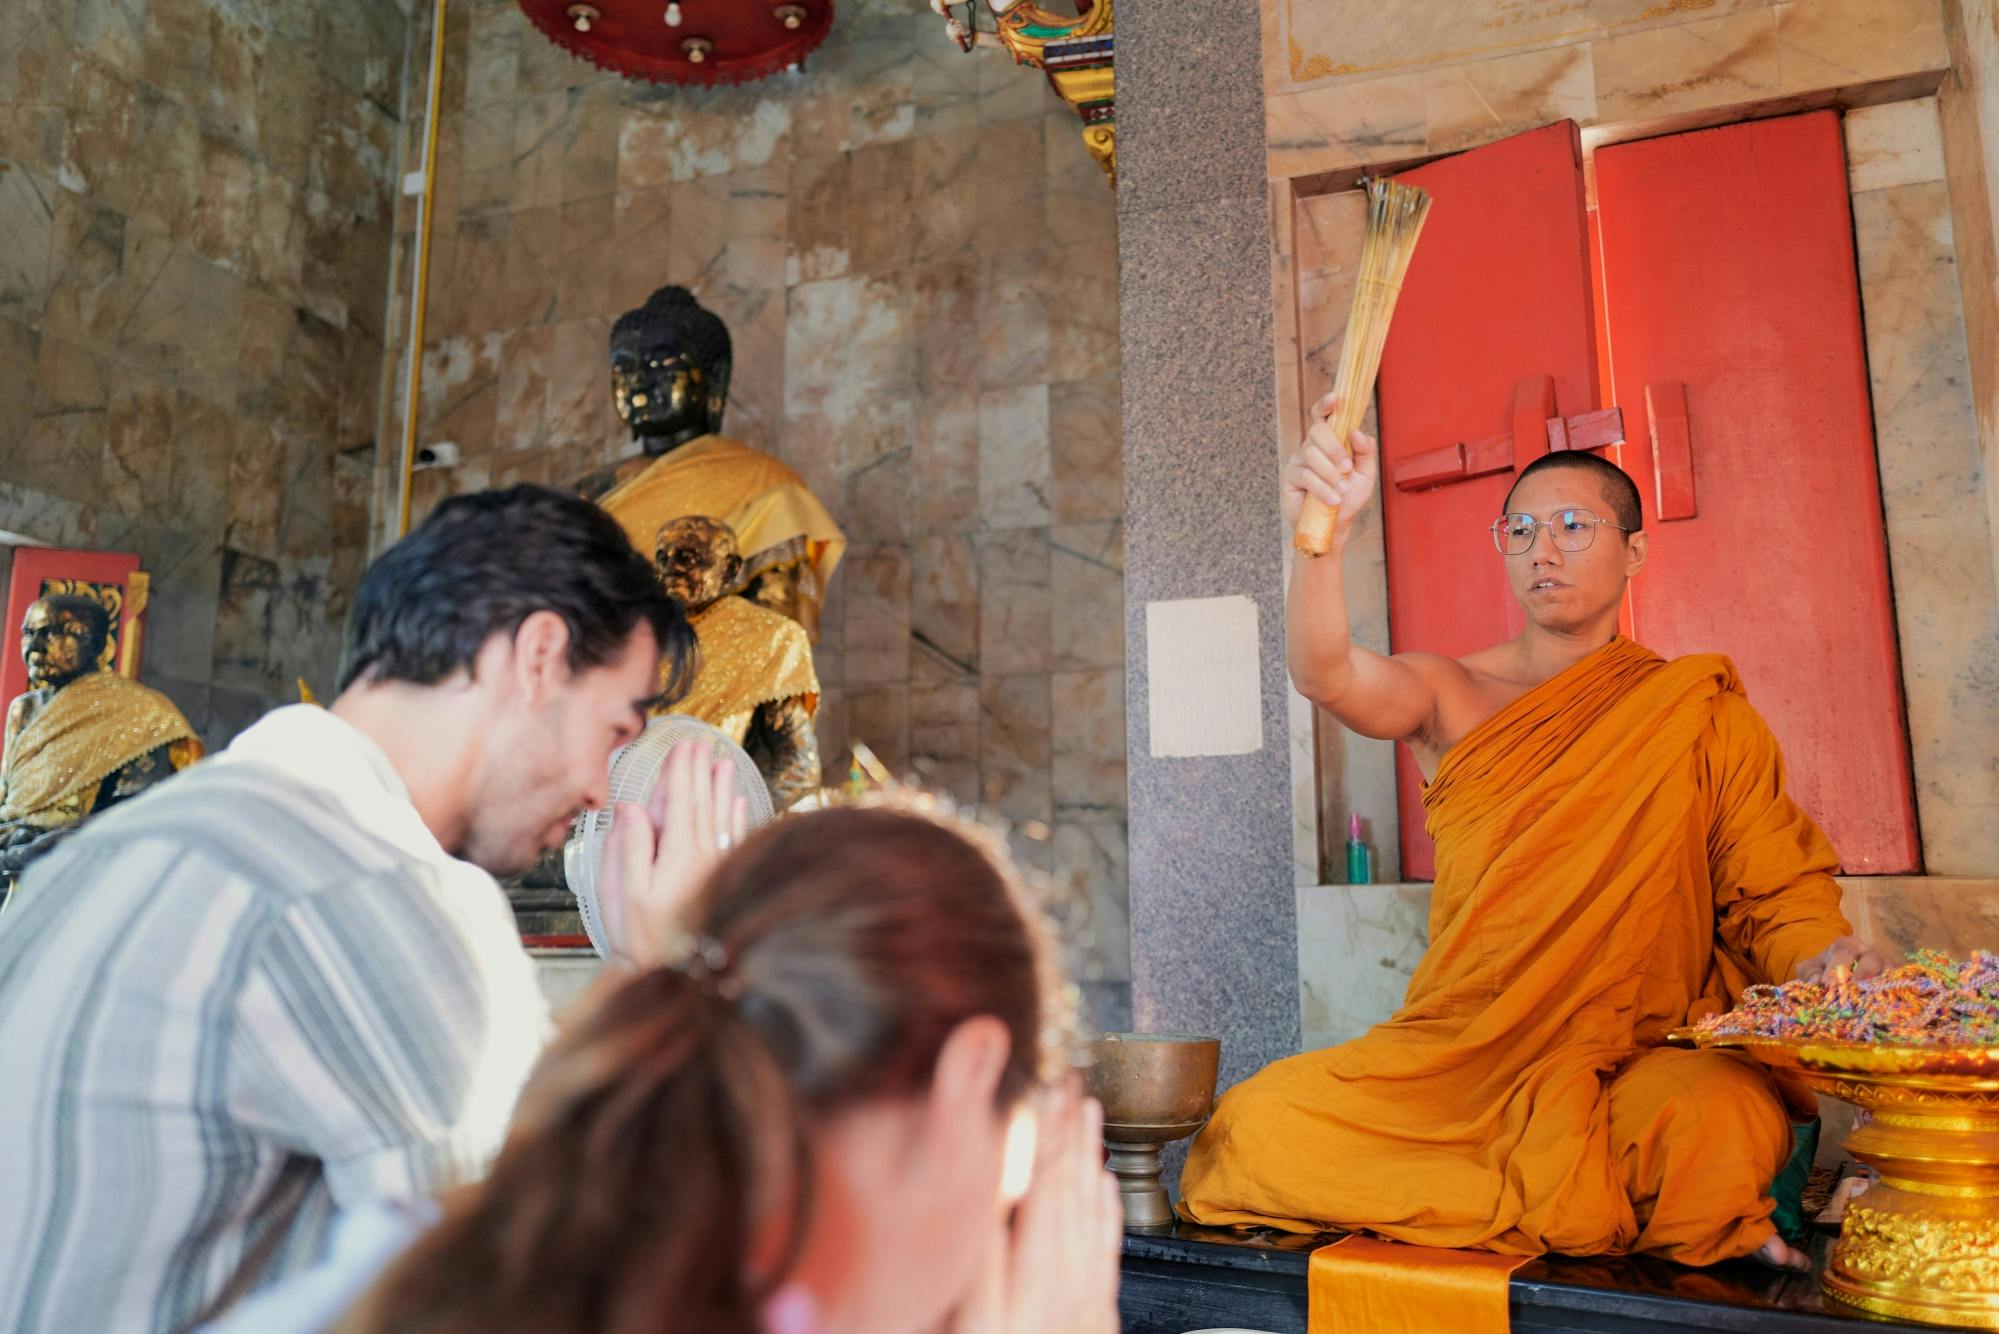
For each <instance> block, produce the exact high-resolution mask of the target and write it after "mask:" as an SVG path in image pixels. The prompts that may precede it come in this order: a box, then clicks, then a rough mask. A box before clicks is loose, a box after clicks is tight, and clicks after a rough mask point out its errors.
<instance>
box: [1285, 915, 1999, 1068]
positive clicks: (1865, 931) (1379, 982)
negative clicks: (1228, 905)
mask: <svg viewBox="0 0 1999 1334" xmlns="http://www.w3.org/2000/svg"><path fill="white" fill-rule="evenodd" d="M1840 885H1841V888H1842V890H1843V891H1844V893H1843V897H1842V900H1841V907H1842V909H1843V910H1844V911H1845V913H1846V916H1847V920H1849V921H1850V922H1852V923H1853V928H1854V930H1855V931H1856V932H1858V933H1859V934H1860V935H1862V936H1865V937H1867V938H1869V939H1871V940H1873V941H1875V942H1876V943H1878V944H1879V945H1881V946H1882V947H1883V948H1884V949H1886V950H1888V951H1889V952H1890V953H1891V955H1892V954H1899V953H1902V952H1905V951H1908V950H1912V949H1919V948H1928V949H1942V950H1947V951H1949V952H1951V953H1953V954H1958V955H1963V954H1965V953H1968V952H1969V951H1971V950H1973V949H1993V948H1999V877H1971V876H1965V877H1956V876H1880V877H1860V876H1850V877H1842V878H1841V880H1840ZM1297 911H1298V990H1299V1007H1300V1018H1301V1027H1302V1029H1303V1038H1304V1046H1303V1048H1302V1050H1305V1051H1312V1050H1315V1049H1317V1048H1320V1047H1329V1046H1332V1045H1334V1044H1336V1043H1340V1042H1345V1041H1347V1040H1348V1039H1350V1038H1355V1037H1359V1036H1360V1035H1361V1034H1362V1033H1364V1032H1366V1031H1367V1030H1368V1029H1369V1028H1371V1027H1373V1026H1374V1025H1375V1024H1377V1023H1380V1022H1381V1021H1382V1020H1384V1019H1386V1018H1388V1017H1389V1016H1390V1015H1392V1014H1393V1013H1394V1012H1395V1010H1396V1009H1397V1007H1399V1006H1400V1005H1401V1003H1402V998H1403V995H1404V994H1405V993H1406V992H1407V990H1408V986H1409V978H1410V975H1411V974H1412V973H1414V972H1415V970H1416V965H1417V963H1418V962H1419V961H1420V960H1421V959H1422V957H1423V951H1424V949H1425V947H1426V946H1427V945H1428V944H1429V913H1430V885H1429V884H1428V883H1427V882H1421V883H1403V884H1378V885H1310V886H1301V887H1300V888H1299V890H1298V909H1297Z"/></svg>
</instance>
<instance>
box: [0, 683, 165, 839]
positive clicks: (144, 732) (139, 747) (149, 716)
mask: <svg viewBox="0 0 1999 1334" xmlns="http://www.w3.org/2000/svg"><path fill="white" fill-rule="evenodd" d="M23 698H26V697H25V696H24V697H23ZM19 715H20V701H18V700H17V701H16V702H15V705H14V707H13V708H10V709H9V710H8V715H7V723H8V727H7V753H6V768H5V770H4V771H0V824H16V823H18V824H25V825H29V826H31V827H33V828H38V829H55V828H59V827H61V826H63V825H65V824H69V823H72V822H73V821H74V820H75V819H76V818H77V817H78V816H80V815H87V814H89V808H88V806H87V805H85V806H82V807H80V808H79V807H78V806H77V799H78V798H86V799H87V798H88V797H89V796H91V795H93V792H94V789H95V787H96V785H97V784H99V783H102V782H103V781H104V780H105V779H106V778H108V777H109V776H110V775H112V774H114V773H116V772H117V771H118V770H120V769H122V768H124V767H125V766H126V765H128V764H130V763H132V761H134V760H136V759H138V758H140V757H141V756H143V755H145V754H147V753H148V752H150V751H153V750H156V749H158V748H159V747H161V746H168V747H171V748H173V749H172V750H171V751H170V756H171V758H172V760H173V763H174V767H175V768H177V769H178V768H184V767H185V766H186V765H188V764H192V763H193V762H194V761H195V760H196V759H198V758H199V757H200V755H201V743H200V742H199V741H198V740H196V738H195V735H194V728H193V727H192V726H191V725H190V724H189V723H188V721H187V718H186V717H185V715H183V714H182V713H181V711H180V710H179V709H177V708H175V707H174V703H173V701H172V700H170V699H168V698H167V697H166V696H165V695H162V694H161V693H160V692H159V691H157V690H154V689H153V688H151V687H150V686H143V685H140V684H139V683H138V682H137V681H133V680H130V679H128V678H126V677H123V676H119V675H118V674H117V673H115V672H90V673H88V674H86V675H84V676H79V677H77V678H76V679H75V680H74V681H71V682H70V683H69V684H68V685H66V686H64V687H63V688H62V689H60V690H58V691H56V692H55V694H54V695H53V696H51V697H50V699H49V701H48V703H46V704H44V705H43V706H42V708H41V710H40V712H38V713H36V714H35V715H34V717H32V718H30V719H29V720H28V721H27V723H26V725H22V724H21V723H20V722H19V721H18V720H19Z"/></svg>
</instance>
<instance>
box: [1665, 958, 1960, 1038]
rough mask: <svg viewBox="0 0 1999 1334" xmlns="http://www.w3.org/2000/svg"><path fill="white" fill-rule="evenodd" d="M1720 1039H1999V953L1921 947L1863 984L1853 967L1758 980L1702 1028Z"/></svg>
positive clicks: (1701, 1026) (1704, 1031) (1700, 1024)
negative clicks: (1958, 955)
mask: <svg viewBox="0 0 1999 1334" xmlns="http://www.w3.org/2000/svg"><path fill="white" fill-rule="evenodd" d="M1697 1027H1698V1030H1699V1031H1700V1032H1701V1033H1703V1034H1710V1035H1713V1036H1716V1037H1753V1038H1784V1039H1792V1040H1801V1041H1817V1042H1842V1043H1868V1044H1879V1045H1885V1046H1902V1047H1981V1046H1994V1045H1999V954H1993V953H1991V952H1990V951H1987V950H1974V951H1972V955H1971V957H1970V958H1969V959H1968V960H1966V961H1965V962H1963V963H1958V962H1956V961H1955V960H1953V959H1952V958H1951V957H1950V956H1949V955H1948V954H1945V953H1944V952H1943V951H1941V950H1917V951H1915V952H1914V953H1913V954H1911V955H1909V961H1908V962H1907V963H1905V964H1902V965H1900V966H1899V967H1895V968H1890V969H1888V970H1887V971H1886V972H1884V973H1882V974H1881V975H1880V976H1879V977H1871V978H1868V979H1867V980H1866V981H1864V982H1857V981H1855V980H1854V978H1853V969H1852V967H1851V966H1843V967H1839V968H1834V969H1830V970H1828V972H1827V973H1826V975H1825V977H1824V978H1823V979H1822V980H1820V981H1817V982H1785V983H1783V984H1782V985H1780V986H1754V987H1750V988H1748V989H1747V990H1746V991H1744V992H1743V993H1742V1003H1741V1004H1740V1005H1738V1006H1736V1008H1734V1009H1733V1010H1730V1011H1729V1012H1728V1013H1727V1014H1717V1015H1711V1016H1709V1017H1708V1018H1706V1019H1703V1020H1701V1021H1700V1023H1699V1025H1698V1026H1697Z"/></svg>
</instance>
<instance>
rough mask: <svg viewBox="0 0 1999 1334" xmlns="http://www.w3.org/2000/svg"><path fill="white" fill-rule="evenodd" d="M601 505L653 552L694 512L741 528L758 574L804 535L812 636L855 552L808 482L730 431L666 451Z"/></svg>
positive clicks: (750, 565)
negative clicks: (824, 601) (831, 583)
mask: <svg viewBox="0 0 1999 1334" xmlns="http://www.w3.org/2000/svg"><path fill="white" fill-rule="evenodd" d="M597 503H598V504H600V505H601V506H603V508H604V509H605V510H606V511H607V512H608V513H609V514H610V515H611V517H612V518H614V519H616V520H617V521H618V524H619V526H620V527H622V528H623V529H624V530H625V535H626V536H627V537H629V538H631V540H632V545H633V546H635V547H637V548H638V549H639V550H640V551H642V552H644V553H645V554H646V555H648V556H650V555H652V552H653V542H654V540H655V539H656V538H657V537H658V536H659V530H660V528H661V527H663V526H664V525H665V524H667V523H669V522H670V521H672V520H674V519H679V518H684V517H685V516H687V515H690V514H700V515H705V516H707V517H709V518H712V519H719V520H721V521H722V522H723V523H726V524H728V525H729V527H730V528H732V529H734V530H735V533H736V542H737V546H738V549H739V550H741V552H742V554H743V561H744V565H745V567H746V568H747V570H749V571H750V572H752V573H759V574H760V573H762V572H763V571H764V570H765V569H766V568H769V566H770V564H771V563H770V562H768V561H766V560H765V559H762V557H763V553H765V552H766V551H768V550H769V549H771V548H773V547H778V546H781V545H782V544H784V543H786V542H791V541H793V540H801V541H802V543H803V547H802V559H803V561H804V563H805V564H806V565H807V567H808V568H809V570H810V572H811V576H812V577H811V580H810V583H811V585H812V587H811V590H810V597H811V603H812V605H811V606H810V607H809V608H806V609H804V612H805V614H804V615H802V616H801V617H800V619H801V620H802V621H803V622H804V623H805V625H806V629H807V633H808V634H814V633H816V631H817V628H818V623H819V620H818V602H819V600H820V599H821V598H823V597H824V596H825V590H826V586H827V581H828V580H829V579H831V578H832V576H833V570H834V568H835V567H836V566H838V565H839V563H840V557H841V556H842V555H843V554H844V553H845V552H846V550H847V538H846V535H845V534H844V533H842V532H841V531H840V526H839V525H838V524H837V523H835V522H833V516H832V515H831V514H829V513H827V512H826V507H825V506H824V505H822V504H820V503H819V498H818V497H817V496H814V495H813V494H812V492H811V490H810V489H809V488H808V487H807V486H806V485H805V479H804V478H802V477H800V476H799V475H798V474H797V473H796V472H793V471H792V470H791V469H790V468H789V467H787V466H785V465H784V464H783V463H781V462H779V461H778V460H776V459H774V458H772V457H771V456H770V455H768V454H765V453H763V452H761V451H759V450H755V449H752V448H750V447H749V446H748V445H745V444H743V443H742V442H741V441H738V440H731V439H730V438H729V437H727V436H722V435H704V436H702V437H701V438H700V439H698V440H690V441H689V442H688V443H686V444H684V445H681V446H679V447H678V448H676V449H672V450H669V451H668V452H667V453H665V454H663V455H661V456H660V457H659V458H658V459H655V460H654V461H653V462H652V463H651V464H649V465H648V466H647V467H646V469H645V471H644V472H641V473H639V474H638V475H637V476H636V477H632V478H630V479H628V480H626V481H623V482H620V483H619V484H618V485H617V486H615V487H613V488H611V490H610V491H608V492H607V493H605V495H604V497H603V499H602V500H600V501H598V502H597Z"/></svg>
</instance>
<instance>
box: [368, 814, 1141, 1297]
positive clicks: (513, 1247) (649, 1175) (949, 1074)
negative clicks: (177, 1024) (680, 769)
mask: <svg viewBox="0 0 1999 1334" xmlns="http://www.w3.org/2000/svg"><path fill="white" fill-rule="evenodd" d="M684 918H685V920H684V923H683V924H684V926H685V928H686V929H687V931H688V932H689V935H690V938H691V944H690V946H689V953H688V956H687V959H686V962H685V963H684V964H682V965H680V966H678V967H673V968H658V969H653V970H650V971H647V972H642V973H636V974H632V973H626V974H622V975H620V976H617V977H615V978H610V977H607V978H606V979H605V981H604V982H603V983H602V984H600V986H599V988H598V989H596V990H594V991H593V993H592V994H591V995H590V996H589V997H588V998H586V999H585V1001H583V1002H582V1003H581V1005H580V1008H579V1012H578V1013H577V1014H576V1015H575V1016H574V1017H573V1018H572V1019H571V1020H570V1021H569V1023H568V1024H567V1026H566V1028H565V1031H564V1032H563V1033H562V1035H561V1036H560V1037H558V1038H557V1040H556V1041H555V1042H554V1043H553V1044H552V1045H551V1046H550V1048H549V1049H548V1051H547V1053H546V1054H545V1055H544V1056H543V1058H542V1061H541V1064H540V1066H539V1067H538V1068H537V1070H536V1072H535V1074H534V1077H533V1078H532V1080H531V1081H530V1082H529V1084H528V1086H527V1089H526V1090H525V1091H524V1093H523V1094H522V1096H521V1102H520V1106H519V1110H518V1113H517V1115H516V1118H515V1122H514V1126H513V1131H512V1134H511V1135H510V1137H509V1139H508V1141H507V1144H506V1147H505V1148H504V1149H503V1150H502V1152H501V1155H500V1158H499V1161H498V1162H497V1164H496V1165H495V1166H494V1168H493V1170H492V1172H491V1174H490V1175H489V1176H488V1178H487V1179H486V1180H485V1181H483V1182H481V1183H480V1184H478V1185H476V1186H472V1187H469V1188H467V1189H466V1190H464V1191H463V1192H461V1193H460V1194H459V1195H458V1196H456V1197H455V1198H453V1199H451V1200H448V1201H447V1203H446V1206H445V1211H444V1217H443V1219H442V1221H441V1222H440V1223H439V1224H438V1225H437V1226H436V1227H435V1228H434V1229H432V1231H431V1232H430V1233H428V1234H427V1235H426V1236H425V1237H423V1238H422V1239H421V1240H420V1241H418V1242H417V1244H416V1245H415V1246H414V1247H413V1248H412V1249H411V1250H410V1251H409V1252H407V1253H406V1254H405V1255H404V1256H403V1258H402V1259H401V1260H400V1261H399V1262H398V1263H397V1264H396V1265H395V1266H394V1268H393V1269H391V1270H390V1271H389V1273H388V1274H387V1275H386V1276H385V1277H384V1278H383V1280H382V1281H381V1283H379V1284H378V1285H377V1286H376V1288H375V1289H374V1291H373V1292H372V1293H371V1294H370V1295H369V1296H368V1297H367V1298H366V1299H364V1300H363V1302H362V1303H361V1305H360V1306H359V1307H358V1308H357V1310H356V1311H355V1313H354V1314H353V1316H351V1317H350V1319H349V1321H348V1324H347V1325H346V1329H347V1330H348V1331H349V1332H350V1334H391V1331H393V1332H394V1334H457V1332H458V1331H466V1332H468V1334H469V1332H470V1331H480V1332H481V1334H485V1332H486V1331H493V1330H509V1329H517V1330H532V1331H535V1332H536V1334H584V1332H585V1331H603V1332H604V1334H641V1332H643V1334H669V1332H672V1331H701V1332H702V1334H732V1332H734V1331H746V1332H752V1331H764V1330H769V1331H772V1332H773V1334H778V1332H779V1331H782V1334H795V1332H798V1331H825V1332H827V1334H900V1332H903V1331H907V1332H908V1334H919V1332H920V1331H931V1330H938V1329H943V1328H954V1329H957V1330H960V1331H967V1332H968V1334H969V1331H974V1330H976V1331H978V1332H979V1334H986V1332H987V1331H993V1332H995V1334H999V1332H1005V1334H1013V1332H1014V1331H1019V1332H1020V1334H1025V1332H1026V1331H1029V1330H1033V1331H1036V1332H1037V1334H1039V1332H1040V1331H1055V1332H1058V1334H1059V1332H1066V1331H1073V1332H1074V1334H1098V1332H1099V1331H1105V1332H1107V1331H1112V1330H1115V1329H1116V1327H1117V1315H1116V1301H1115V1292H1116V1265H1117V1235H1118V1227H1119V1223H1118V1219H1119V1210H1118V1203H1117V1192H1116V1187H1115V1184H1114V1182H1113V1181H1112V1179H1111V1178H1110V1177H1109V1176H1108V1174H1106V1173H1105V1172H1104V1171H1103V1168H1102V1153H1101V1141H1100V1140H1099V1139H1098V1135H1099V1133H1100V1128H1101V1119H1102V1117H1101V1112H1100V1110H1098V1109H1097V1108H1096V1106H1095V1104H1094V1103H1091V1102H1089V1101H1087V1100H1086V1099H1083V1098H1081V1097H1080V1096H1079V1095H1078V1094H1077V1093H1076V1092H1075V1091H1074V1081H1073V1075H1070V1076H1069V1079H1068V1081H1067V1082H1066V1083H1056V1078H1057V1077H1058V1076H1060V1075H1063V1074H1065V1073H1067V1072H1065V1071H1063V1070H1062V1069H1061V1065H1060V1056H1061V1049H1062V1039H1063V1037H1064V1036H1065V1025H1064V1024H1063V1022H1062V1016H1061V1014H1060V1012H1059V1011H1060V996H1061V984H1060V979H1059V977H1058V976H1057V975H1056V973H1055V971H1054V968H1053V965H1052V962H1051V960H1052V951H1051V949H1050V948H1049V946H1048V944H1047V942H1046V940H1045V938H1044V930H1043V927H1042V924H1041V920H1040V918H1039V916H1038V915H1037V913H1036V912H1035V911H1034V909H1033V908H1032V907H1031V906H1030V905H1029V904H1027V902H1026V901H1025V899H1024V897H1023V895H1022V893H1021V891H1020V889H1019V886H1018V885H1017V883H1016V882H1015V881H1014V880H1013V878H1012V877H1011V876H1010V875H1009V873H1008V872H1007V871H1006V870H1005V869H1004V863H1003V860H1002V858H1001V856H999V855H998V854H996V853H995V852H993V851H991V850H989V849H988V848H987V847H986V846H983V845H982V843H981V842H980V841H977V840H976V839H975V838H974V837H973V836H972V835H971V834H970V833H969V831H967V830H965V829H963V828H960V827H957V826H954V825H952V824H949V823H946V822H943V821H940V820H937V819H933V818H931V817H929V816H927V815H924V814H920V813H916V812H913V811H909V810H900V809H891V808H865V807H846V808H836V809H832V810H827V811H820V812H815V813H812V814H807V815H800V816H796V817H793V818H790V819H786V820H782V821H779V822H778V823H776V824H774V825H772V826H769V827H767V828H766V829H764V830H762V831H760V832H758V833H757V834H755V835H754V836H752V837H751V838H750V839H749V840H748V842H747V843H746V844H744V845H743V846H742V847H741V848H740V849H739V850H738V851H736V852H735V853H734V854H733V855H731V856H729V857H727V858H726V859H725V860H724V861H723V862H722V863H721V864H720V866H719V867H717V868H716V870H715V871H714V873H713V874H712V875H711V876H710V878H709V879H708V881H707V883H706V885H705V886H704V887H703V888H702V889H701V890H700V891H699V892H698V893H697V894H696V895H695V897H694V899H693V901H692V902H691V903H690V904H689V905H688V908H687V910H686V912H685V914H684ZM1051 1087H1053V1088H1055V1089H1057V1090H1058V1091H1055V1092H1047V1091H1046V1090H1048V1089H1049V1088H1051ZM1037 1089H1040V1090H1043V1091H1042V1092H1039V1093H1037ZM1035 1110H1038V1111H1039V1115H1038V1116H1036V1115H1034V1114H1033V1112H1034V1111H1035ZM1037 1122H1038V1124H1039V1135H1038V1144H1036V1143H1033V1142H1031V1141H1033V1140H1035V1139H1036V1138H1037V1137H1036V1135H1035V1127H1036V1124H1037ZM1030 1164H1031V1173H1032V1180H1031V1184H1030V1182H1029V1180H1028V1177H1029V1170H1030ZM1023 1190H1024V1191H1025V1196H1024V1198H1023Z"/></svg>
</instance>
